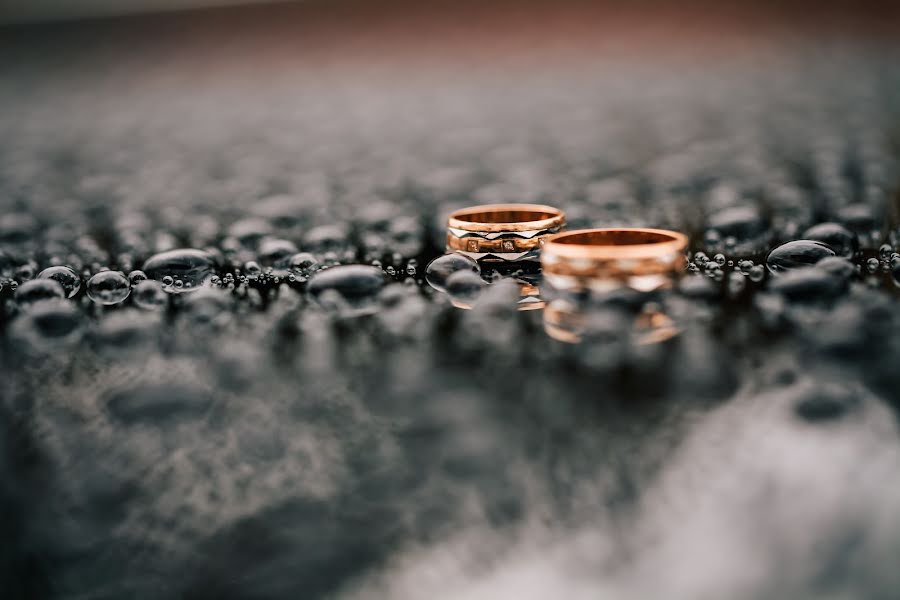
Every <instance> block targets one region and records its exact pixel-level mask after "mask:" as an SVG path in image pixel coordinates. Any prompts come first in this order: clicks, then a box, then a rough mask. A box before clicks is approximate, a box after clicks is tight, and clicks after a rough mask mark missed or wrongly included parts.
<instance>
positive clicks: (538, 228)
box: [447, 204, 566, 262]
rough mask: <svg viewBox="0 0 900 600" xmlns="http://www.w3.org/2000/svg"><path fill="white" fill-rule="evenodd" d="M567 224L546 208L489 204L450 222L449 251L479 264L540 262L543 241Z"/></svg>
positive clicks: (468, 210)
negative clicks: (477, 261)
mask: <svg viewBox="0 0 900 600" xmlns="http://www.w3.org/2000/svg"><path fill="white" fill-rule="evenodd" d="M565 223H566V217H565V214H563V212H562V211H561V210H559V209H557V208H553V207H552V206H546V205H543V204H489V205H484V206H473V207H470V208H464V209H461V210H457V211H455V212H453V213H451V214H450V218H449V219H448V220H447V250H448V251H449V252H459V253H461V254H465V255H467V256H470V257H472V258H474V259H475V260H479V261H486V262H520V261H535V262H536V261H537V260H538V259H539V256H540V251H541V240H543V239H544V238H546V237H547V236H548V235H551V234H554V233H557V232H558V231H559V230H560V229H562V227H563V226H564V225H565Z"/></svg>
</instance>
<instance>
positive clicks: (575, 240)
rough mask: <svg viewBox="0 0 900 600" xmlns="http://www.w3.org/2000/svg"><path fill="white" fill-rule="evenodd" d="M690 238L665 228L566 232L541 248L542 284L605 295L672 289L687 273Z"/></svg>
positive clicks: (552, 237) (548, 238)
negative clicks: (620, 290)
mask: <svg viewBox="0 0 900 600" xmlns="http://www.w3.org/2000/svg"><path fill="white" fill-rule="evenodd" d="M687 245H688V239H687V236H685V235H684V234H682V233H678V232H676V231H668V230H665V229H645V228H614V229H584V230H580V231H567V232H564V233H557V234H555V235H551V236H549V237H546V238H545V239H544V240H543V242H542V247H541V256H540V260H541V268H542V271H543V275H544V282H545V283H547V284H549V285H550V286H551V287H552V288H554V289H556V290H564V291H579V290H585V289H587V290H594V291H601V292H602V291H607V290H610V289H613V288H616V287H621V286H623V285H625V286H628V287H630V288H632V289H635V290H638V291H642V292H649V291H652V290H655V289H659V288H662V287H668V286H669V285H671V283H672V281H673V279H674V277H675V276H676V275H677V274H678V273H680V272H681V271H683V270H684V266H685V263H686V260H685V256H684V252H685V250H686V249H687Z"/></svg>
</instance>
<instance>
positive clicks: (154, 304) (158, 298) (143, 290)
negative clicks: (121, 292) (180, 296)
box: [132, 279, 169, 310]
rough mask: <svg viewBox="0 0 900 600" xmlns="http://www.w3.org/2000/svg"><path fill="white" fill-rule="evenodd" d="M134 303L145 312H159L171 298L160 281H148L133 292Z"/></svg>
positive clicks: (136, 287)
mask: <svg viewBox="0 0 900 600" xmlns="http://www.w3.org/2000/svg"><path fill="white" fill-rule="evenodd" d="M132 299H133V300H134V303H135V304H136V305H137V306H138V307H140V308H143V309H145V310H159V309H161V308H164V307H165V306H166V304H167V303H168V301H169V296H168V294H166V292H165V291H164V290H163V288H162V285H160V283H159V282H158V281H153V280H152V279H148V280H146V281H141V282H140V283H138V284H137V285H136V286H134V289H133V291H132Z"/></svg>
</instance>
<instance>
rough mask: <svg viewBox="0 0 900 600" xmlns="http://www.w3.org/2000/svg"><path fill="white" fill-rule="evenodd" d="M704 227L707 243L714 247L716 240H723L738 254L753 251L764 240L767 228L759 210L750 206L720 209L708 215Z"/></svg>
mask: <svg viewBox="0 0 900 600" xmlns="http://www.w3.org/2000/svg"><path fill="white" fill-rule="evenodd" d="M706 227H707V230H706V240H707V243H708V245H710V246H711V247H714V248H715V247H718V240H724V243H725V245H726V246H728V247H729V248H730V249H731V251H732V252H735V253H738V254H747V253H752V252H755V251H756V250H757V249H758V248H759V247H760V246H761V245H762V244H763V243H764V242H765V241H766V237H767V229H768V228H767V227H766V224H765V222H764V221H763V219H762V217H761V216H760V214H759V211H758V210H757V209H756V208H754V207H751V206H732V207H729V208H725V209H722V210H720V211H718V212H716V213H714V214H713V215H711V216H710V217H709V219H708V220H707V225H706ZM713 234H715V235H713ZM711 239H713V242H712V243H709V242H710V240H711Z"/></svg>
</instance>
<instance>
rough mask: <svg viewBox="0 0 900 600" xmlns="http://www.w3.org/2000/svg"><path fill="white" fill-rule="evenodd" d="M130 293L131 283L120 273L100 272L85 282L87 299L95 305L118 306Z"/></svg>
mask: <svg viewBox="0 0 900 600" xmlns="http://www.w3.org/2000/svg"><path fill="white" fill-rule="evenodd" d="M130 293H131V283H130V282H129V281H128V278H127V277H126V276H125V274H124V273H122V272H121V271H100V272H99V273H97V274H96V275H94V276H93V277H91V278H90V279H89V280H88V282H87V294H88V297H89V298H90V299H91V300H93V301H94V302H96V303H97V304H103V305H106V306H109V305H112V304H118V303H119V302H122V301H123V300H125V298H127V297H128V294H130Z"/></svg>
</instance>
